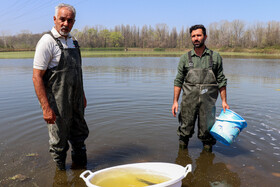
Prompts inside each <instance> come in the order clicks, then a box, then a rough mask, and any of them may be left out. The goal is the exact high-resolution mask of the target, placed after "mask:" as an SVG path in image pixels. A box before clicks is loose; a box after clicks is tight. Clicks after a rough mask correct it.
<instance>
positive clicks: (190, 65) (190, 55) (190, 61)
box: [188, 51, 193, 68]
mask: <svg viewBox="0 0 280 187" xmlns="http://www.w3.org/2000/svg"><path fill="white" fill-rule="evenodd" d="M191 52H192V51H189V52H188V56H189V67H191V68H193V61H192V54H191Z"/></svg>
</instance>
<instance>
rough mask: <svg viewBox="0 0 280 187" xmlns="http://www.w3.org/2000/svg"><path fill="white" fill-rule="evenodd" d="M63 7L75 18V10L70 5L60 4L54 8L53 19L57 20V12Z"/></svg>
mask: <svg viewBox="0 0 280 187" xmlns="http://www.w3.org/2000/svg"><path fill="white" fill-rule="evenodd" d="M63 7H66V8H67V9H68V10H70V11H71V12H73V14H74V17H76V9H75V8H74V7H73V6H72V5H68V4H64V3H61V4H59V5H57V6H56V7H55V17H56V18H57V14H58V11H59V9H61V8H63Z"/></svg>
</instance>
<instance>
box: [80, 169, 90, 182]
mask: <svg viewBox="0 0 280 187" xmlns="http://www.w3.org/2000/svg"><path fill="white" fill-rule="evenodd" d="M86 174H89V175H90V174H92V172H91V171H90V170H86V171H84V172H83V173H81V174H80V177H81V178H82V179H83V180H84V181H85V182H86V180H87V178H88V177H89V175H88V176H87V177H85V175H86Z"/></svg>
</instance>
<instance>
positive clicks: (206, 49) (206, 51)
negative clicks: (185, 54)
mask: <svg viewBox="0 0 280 187" xmlns="http://www.w3.org/2000/svg"><path fill="white" fill-rule="evenodd" d="M205 54H208V55H210V50H209V49H208V48H207V47H206V46H205V49H204V51H203V53H202V56H204V55H205ZM191 56H197V54H196V53H195V51H194V48H193V50H192V52H191Z"/></svg>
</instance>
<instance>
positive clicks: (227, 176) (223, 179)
mask: <svg viewBox="0 0 280 187" xmlns="http://www.w3.org/2000/svg"><path fill="white" fill-rule="evenodd" d="M214 159H215V154H214V153H210V152H206V151H204V150H203V151H202V152H201V153H200V155H199V157H198V158H197V159H195V163H193V161H192V158H191V157H190V155H189V151H188V149H181V148H179V151H178V156H177V158H176V164H179V165H182V166H183V167H185V166H186V165H187V164H192V168H193V171H192V172H191V173H189V174H188V175H187V177H186V178H184V179H183V181H182V183H183V184H182V186H183V187H189V186H191V187H195V186H197V187H201V186H203V187H207V186H227V187H228V186H231V187H238V186H240V183H241V182H240V178H239V176H238V174H237V173H235V172H232V171H230V170H229V168H228V167H227V166H226V164H225V163H222V162H218V163H214Z"/></svg>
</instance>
